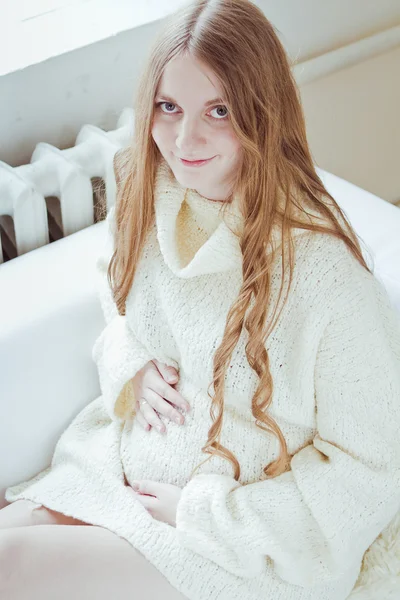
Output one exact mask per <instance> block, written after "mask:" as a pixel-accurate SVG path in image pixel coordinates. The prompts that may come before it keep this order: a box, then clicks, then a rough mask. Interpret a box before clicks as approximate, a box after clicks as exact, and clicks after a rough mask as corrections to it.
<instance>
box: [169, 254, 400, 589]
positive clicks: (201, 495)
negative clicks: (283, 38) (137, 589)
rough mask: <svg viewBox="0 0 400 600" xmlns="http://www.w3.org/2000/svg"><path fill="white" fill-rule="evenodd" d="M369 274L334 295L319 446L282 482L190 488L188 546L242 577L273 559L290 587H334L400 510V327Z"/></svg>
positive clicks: (182, 535) (212, 480) (348, 279)
mask: <svg viewBox="0 0 400 600" xmlns="http://www.w3.org/2000/svg"><path fill="white" fill-rule="evenodd" d="M357 265H359V263H357ZM361 269H363V267H361V265H359V268H355V267H354V266H353V268H352V269H351V272H349V273H348V276H347V275H346V274H345V275H344V276H342V278H341V283H340V284H339V283H338V284H336V283H335V284H334V285H335V286H336V288H338V289H337V290H336V292H332V290H329V292H330V294H329V295H327V302H328V298H329V302H330V300H331V298H332V295H333V296H334V302H333V304H331V305H330V306H331V307H333V311H332V312H329V314H328V315H327V319H326V321H325V324H326V326H324V331H323V334H322V336H321V338H320V341H319V348H318V353H317V357H316V363H315V370H314V376H315V403H316V409H315V410H316V423H317V428H316V431H317V433H316V434H315V437H314V438H313V440H312V443H310V444H309V445H307V446H306V447H303V448H302V449H301V450H299V451H298V452H297V453H295V454H294V455H293V456H292V459H291V465H290V467H291V468H290V470H289V471H287V472H285V473H284V474H282V475H280V476H278V477H275V478H269V479H265V480H262V481H259V482H255V483H250V484H248V485H242V484H240V483H239V482H237V481H236V480H235V479H233V478H232V477H231V476H225V475H219V474H200V475H197V476H195V477H194V478H193V479H191V480H190V481H189V483H188V484H187V485H186V486H185V487H184V488H183V491H182V495H181V498H180V500H179V503H178V508H177V516H176V529H177V535H178V539H179V540H180V543H181V544H182V545H184V546H186V547H187V548H190V549H191V550H192V551H194V552H197V553H199V554H201V555H203V556H205V557H207V558H209V559H211V560H213V561H214V562H216V563H218V564H219V565H220V566H221V567H224V568H225V569H226V570H228V571H230V572H232V573H234V574H236V575H240V576H242V577H253V576H256V575H257V574H260V573H261V572H263V571H264V569H266V561H267V560H268V561H272V564H273V566H274V569H275V571H276V573H277V574H278V575H279V577H281V578H282V579H283V580H286V581H287V582H289V583H291V584H295V585H298V586H301V587H304V588H307V587H308V588H310V587H313V586H315V585H318V584H320V583H329V582H330V581H332V580H334V579H337V578H339V577H340V576H341V573H344V572H345V571H346V570H348V569H349V568H351V566H352V565H354V566H355V568H356V567H358V568H359V566H360V565H361V561H362V557H363V554H364V553H365V551H366V550H367V549H368V548H369V546H370V545H371V544H372V542H373V541H374V540H375V539H376V538H377V537H378V535H379V534H380V533H381V532H382V531H383V530H384V529H385V527H386V526H387V525H388V524H389V523H390V521H391V520H392V518H393V517H394V516H395V515H396V513H397V511H398V510H399V508H400V436H399V430H400V320H399V316H398V315H397V313H395V311H394V308H393V307H392V306H391V304H390V301H389V297H388V295H387V293H386V290H385V289H384V288H383V286H381V283H380V282H379V281H378V280H377V279H376V278H375V276H374V275H371V274H369V273H367V272H366V271H365V270H363V272H361ZM335 281H336V274H335ZM337 281H339V277H337ZM331 292H332V293H331Z"/></svg>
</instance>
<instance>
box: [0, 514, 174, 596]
mask: <svg viewBox="0 0 400 600" xmlns="http://www.w3.org/2000/svg"><path fill="white" fill-rule="evenodd" d="M0 598H7V600H54V598H57V600H71V598H73V599H74V600H110V598H112V599H113V600H126V598H132V599H134V600H139V599H140V600H156V599H157V600H159V598H163V600H185V597H184V596H183V595H182V594H181V593H180V592H178V591H177V590H176V589H175V588H174V587H173V586H172V585H171V584H170V583H169V582H168V581H167V579H166V578H165V577H164V576H163V575H162V574H161V573H160V572H159V571H158V570H157V569H156V568H155V567H154V566H153V565H152V564H151V563H150V562H149V561H148V560H147V559H146V558H145V557H144V556H143V555H142V554H141V553H140V552H138V551H137V550H136V549H135V548H133V546H131V544H130V543H129V542H128V541H127V540H125V539H123V538H120V537H119V536H118V535H116V534H114V533H113V532H111V531H110V530H108V529H105V528H103V527H97V526H91V527H85V526H79V525H78V526H76V527H68V526H65V525H60V526H59V527H54V526H53V525H42V526H41V527H16V528H12V529H2V530H0Z"/></svg>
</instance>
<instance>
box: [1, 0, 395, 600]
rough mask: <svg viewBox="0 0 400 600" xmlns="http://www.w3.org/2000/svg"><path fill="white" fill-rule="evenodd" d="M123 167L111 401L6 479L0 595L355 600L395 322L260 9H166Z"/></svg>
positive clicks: (114, 237)
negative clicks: (40, 466)
mask: <svg viewBox="0 0 400 600" xmlns="http://www.w3.org/2000/svg"><path fill="white" fill-rule="evenodd" d="M132 56H134V53H132ZM339 151H340V150H339ZM114 164H115V170H116V177H117V183H118V193H117V198H116V204H115V206H113V207H112V208H111V209H110V211H109V212H108V215H107V239H106V240H105V247H104V252H103V253H102V255H101V256H100V257H99V259H98V262H97V268H98V274H99V277H98V284H99V296H100V301H101V304H102V308H103V311H104V316H105V321H106V326H105V328H104V329H103V331H102V332H101V334H100V335H99V337H98V338H97V340H96V341H95V344H94V347H93V359H94V360H95V362H96V365H97V367H98V372H99V379H100V386H101V396H99V397H98V398H96V399H95V400H93V401H92V402H91V403H90V404H88V405H87V406H86V407H85V408H84V410H83V411H81V412H80V413H79V414H78V415H77V416H76V417H75V419H74V420H73V422H72V423H71V424H70V425H69V427H68V428H67V429H66V430H65V431H64V432H63V434H62V436H61V438H60V439H59V441H58V443H57V445H56V448H55V451H54V455H53V459H52V462H51V465H50V466H49V467H48V468H47V469H45V470H44V471H42V472H40V473H39V474H38V475H36V476H35V477H34V478H33V479H31V480H29V481H26V482H21V483H20V484H18V485H15V486H13V487H11V488H8V489H7V491H6V499H7V500H8V501H9V502H10V503H11V504H10V505H9V506H7V507H6V508H4V509H3V510H2V511H0V526H1V529H0V540H1V544H0V548H1V552H2V560H1V561H0V563H1V566H0V582H1V594H0V596H1V598H7V600H16V599H18V600H20V599H28V598H29V600H32V599H33V600H38V599H40V600H50V599H53V598H57V599H58V600H67V599H71V598H73V599H74V600H81V599H82V600H83V599H85V600H87V599H94V600H103V599H104V600H106V599H107V600H108V599H109V598H113V599H116V600H117V599H121V600H122V599H124V600H125V599H126V598H133V599H135V600H139V599H153V598H154V599H155V598H157V599H158V598H163V599H168V600H175V599H177V600H179V599H183V598H187V599H189V600H212V599H218V600H234V599H240V600H260V599H261V598H262V599H263V600H342V599H343V600H344V599H345V598H346V597H348V596H349V594H350V593H351V592H352V590H353V587H354V586H355V584H356V582H357V581H358V578H359V576H360V575H362V566H363V558H364V555H365V553H366V552H367V550H368V549H369V548H370V546H371V545H372V543H373V542H374V540H376V538H377V537H378V536H379V534H380V533H381V532H382V531H383V530H384V529H385V527H387V525H388V524H389V523H390V521H391V520H392V519H393V518H394V517H395V516H396V513H397V511H398V508H399V506H400V436H399V429H400V402H399V399H400V326H399V320H398V316H397V315H396V314H395V312H394V309H393V308H392V306H391V304H390V300H389V298H388V295H387V293H386V291H385V289H384V288H383V286H382V284H381V283H380V282H379V281H378V280H377V279H376V278H375V276H374V275H373V273H372V271H371V270H370V267H369V266H368V265H367V263H366V261H365V258H364V256H363V253H362V249H361V246H360V240H359V239H358V238H357V236H356V234H355V232H354V231H353V229H352V227H351V226H350V224H349V223H348V221H347V219H346V217H345V215H344V214H343V212H342V211H341V209H340V208H339V206H338V204H337V203H336V201H335V200H334V198H333V197H332V196H331V195H330V194H329V193H328V191H327V190H326V189H325V187H324V185H323V183H322V182H321V180H320V179H319V177H318V175H317V173H316V170H315V166H314V164H313V160H312V157H311V154H310V150H309V147H308V144H307V139H306V130H305V123H304V116H303V112H302V108H301V104H300V100H299V93H298V89H297V87H296V84H295V81H294V78H293V76H292V73H291V65H290V63H289V61H288V58H287V56H286V53H285V51H284V48H283V46H282V45H281V43H280V41H279V39H278V37H277V35H276V33H275V31H274V28H273V27H272V25H271V24H270V23H269V21H268V20H267V19H266V17H265V16H264V14H263V12H262V11H261V10H260V9H259V8H257V7H256V6H255V5H254V4H252V3H250V2H247V1H245V0H198V1H196V2H193V3H191V4H188V5H186V6H184V8H182V9H181V10H180V11H179V12H177V13H175V14H174V15H173V16H172V17H171V18H170V19H168V23H167V27H166V28H165V29H164V30H163V31H162V33H161V34H160V35H159V37H158V38H157V40H156V42H155V44H154V46H153V49H152V52H151V54H150V56H149V62H148V64H147V65H146V68H145V70H144V73H143V75H142V78H141V80H140V85H139V87H138V92H137V100H136V105H135V128H134V134H133V137H132V140H131V143H130V144H129V147H128V148H127V149H124V150H123V151H121V152H119V153H117V155H116V157H115V162H114ZM168 372H170V373H172V374H174V373H175V374H176V379H175V384H174V383H173V382H171V385H170V384H168V382H167V381H166V378H167V374H168ZM185 406H186V408H187V407H189V410H184V409H185ZM179 415H180V419H179ZM174 416H175V417H178V420H180V421H181V422H180V423H178V422H175V420H174V418H173V417H174ZM149 424H150V425H151V428H150V429H149V427H148V426H149ZM157 424H159V425H160V424H161V427H162V429H163V432H159V431H158V430H157V428H156V425H157ZM379 597H382V598H383V597H384V596H383V595H382V596H379Z"/></svg>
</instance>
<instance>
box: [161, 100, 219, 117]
mask: <svg viewBox="0 0 400 600" xmlns="http://www.w3.org/2000/svg"><path fill="white" fill-rule="evenodd" d="M163 104H165V105H166V106H170V107H171V106H175V104H173V103H172V102H165V101H164V102H158V103H157V104H156V107H157V108H158V107H161V106H162V105H163ZM221 109H222V110H223V111H226V113H227V108H226V107H225V106H223V105H222V104H221V105H220V106H216V107H215V108H213V109H211V112H212V111H213V110H217V111H218V110H221ZM161 112H163V113H164V114H170V115H174V114H176V113H174V112H172V111H171V110H162V111H161ZM212 118H213V119H214V120H215V121H226V120H227V119H228V114H226V115H222V116H221V115H219V116H218V117H212Z"/></svg>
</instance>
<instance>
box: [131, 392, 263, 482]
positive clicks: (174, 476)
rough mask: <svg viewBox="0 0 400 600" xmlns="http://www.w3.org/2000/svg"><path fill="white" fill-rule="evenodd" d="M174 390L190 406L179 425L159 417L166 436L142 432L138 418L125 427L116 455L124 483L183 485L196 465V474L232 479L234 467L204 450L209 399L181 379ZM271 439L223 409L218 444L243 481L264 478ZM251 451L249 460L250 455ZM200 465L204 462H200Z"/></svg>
mask: <svg viewBox="0 0 400 600" xmlns="http://www.w3.org/2000/svg"><path fill="white" fill-rule="evenodd" d="M178 386H179V389H178ZM176 388H177V389H178V391H179V392H180V393H181V394H182V396H183V397H184V398H185V399H186V400H187V401H188V402H189V404H190V407H191V408H190V410H189V412H188V413H186V414H185V423H184V424H183V425H178V424H177V423H175V422H173V421H170V420H169V419H168V418H167V417H164V416H163V415H160V419H161V421H162V422H163V423H164V425H165V428H166V433H164V434H161V433H159V432H158V431H157V430H156V429H155V428H154V427H153V428H151V429H150V431H145V430H144V429H143V427H142V425H140V424H139V423H138V421H137V420H136V419H134V420H133V421H132V420H131V421H127V422H126V423H125V426H124V429H123V431H122V436H121V448H120V454H121V462H122V466H123V470H124V472H125V477H126V479H127V480H128V482H131V481H133V480H141V479H149V480H153V481H159V482H162V483H171V484H173V485H177V486H179V487H183V486H185V485H186V484H187V483H188V482H189V480H190V478H191V475H192V471H193V470H194V469H195V468H196V467H199V468H198V469H197V470H196V472H195V473H194V475H199V474H201V473H216V474H220V475H228V476H231V477H232V476H233V475H234V469H233V465H232V463H231V462H229V461H228V460H227V459H226V458H223V457H221V456H215V455H213V456H211V457H210V455H209V454H207V453H204V452H202V448H203V447H204V446H205V445H206V443H207V439H208V434H209V430H210V428H211V426H212V421H211V417H210V405H211V399H210V398H209V397H208V396H207V394H206V393H204V391H203V390H198V389H193V386H192V385H191V384H189V383H188V384H185V381H184V380H181V381H180V382H179V384H177V386H176ZM246 438H247V440H246ZM271 441H272V440H271V438H270V436H268V435H267V434H266V433H265V432H264V431H261V430H260V429H259V428H257V427H256V426H255V424H254V423H253V422H249V416H248V415H246V414H244V413H241V412H240V411H236V410H234V409H232V407H231V406H225V408H224V418H223V424H222V431H221V436H220V443H221V444H222V445H223V446H224V447H226V448H227V449H228V450H229V451H230V452H232V453H233V455H234V456H235V458H236V459H237V460H238V461H239V464H240V467H241V476H240V482H241V483H250V482H253V481H258V480H259V479H260V478H262V477H263V472H262V468H263V466H265V464H266V460H267V459H268V456H269V455H270V453H271ZM252 448H253V450H254V453H253V456H251V455H250V454H249V450H250V451H251V449H252ZM203 461H206V462H205V463H204V464H200V463H203ZM199 465H200V466H199Z"/></svg>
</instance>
